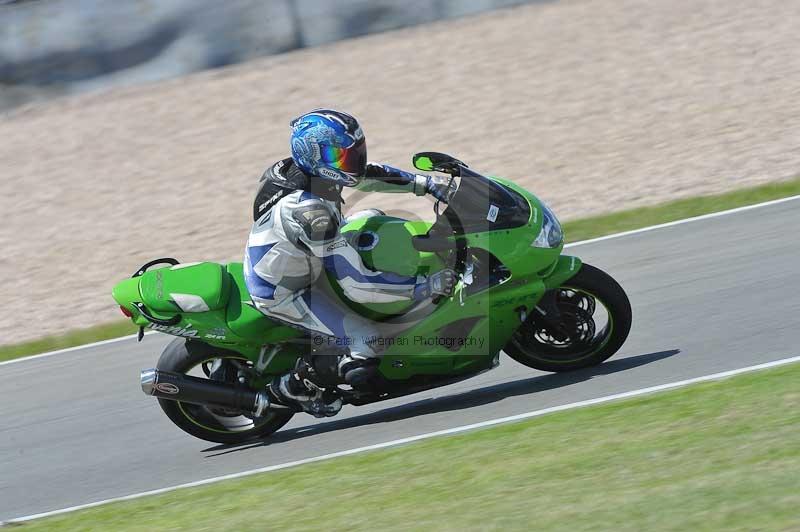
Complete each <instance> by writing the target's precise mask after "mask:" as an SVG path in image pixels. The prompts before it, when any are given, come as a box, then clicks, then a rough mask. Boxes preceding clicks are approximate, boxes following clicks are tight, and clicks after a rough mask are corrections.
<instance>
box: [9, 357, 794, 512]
mask: <svg viewBox="0 0 800 532" xmlns="http://www.w3.org/2000/svg"><path fill="white" fill-rule="evenodd" d="M793 362H800V356H793V357H789V358H782V359H780V360H773V361H771V362H764V363H762V364H756V365H755V366H747V367H744V368H738V369H732V370H728V371H722V372H720V373H712V374H710V375H702V376H700V377H693V378H691V379H685V380H681V381H675V382H669V383H666V384H658V385H656V386H650V387H648V388H640V389H638V390H630V391H627V392H620V393H615V394H612V395H606V396H603V397H596V398H594V399H587V400H584V401H577V402H575V403H569V404H564V405H557V406H551V407H549V408H543V409H541V410H533V411H531V412H525V413H523V414H516V415H513V416H507V417H501V418H495V419H489V420H486V421H480V422H478V423H472V424H470V425H462V426H460V427H453V428H449V429H443V430H437V431H435V432H428V433H425V434H419V435H417V436H409V437H406V438H400V439H397V440H391V441H387V442H383V443H377V444H374V445H367V446H365V447H356V448H354V449H347V450H345V451H338V452H335V453H330V454H324V455H320V456H315V457H312V458H304V459H302V460H295V461H292V462H285V463H283V464H276V465H272V466H267V467H262V468H259V469H251V470H249V471H242V472H239V473H232V474H229V475H222V476H219V477H213V478H207V479H204V480H197V481H194V482H187V483H185V484H178V485H176V486H170V487H167V488H159V489H155V490H150V491H143V492H141V493H133V494H131V495H125V496H122V497H114V498H111V499H104V500H101V501H95V502H90V503H87V504H80V505H77V506H70V507H68V508H62V509H60V510H52V511H49V512H42V513H38V514H32V515H26V516H24V517H16V518H14V519H9V520H8V521H5V522H0V526H2V525H3V524H4V523H20V522H23V521H31V520H33V519H40V518H43V517H51V516H54V515H60V514H65V513H69V512H74V511H77V510H85V509H87V508H94V507H96V506H102V505H105V504H109V503H113V502H120V501H129V500H132V499H139V498H142V497H147V496H150V495H159V494H162V493H168V492H171V491H175V490H179V489H184V488H194V487H197V486H204V485H206V484H215V483H217V482H221V481H224V480H232V479H237V478H242V477H249V476H252V475H257V474H260V473H269V472H271V471H278V470H281V469H287V468H290V467H295V466H300V465H305V464H311V463H314V462H321V461H323V460H331V459H333V458H341V457H343V456H350V455H353V454H359V453H363V452H367V451H375V450H378V449H386V448H389V447H396V446H398V445H403V444H406V443H411V442H416V441H420V440H427V439H430V438H435V437H437V436H446V435H449V434H457V433H461V432H467V431H470V430H475V429H479V428H484V427H491V426H494V425H500V424H503V423H509V422H513V421H520V420H523V419H530V418H533V417H538V416H542V415H545V414H551V413H553V412H560V411H562V410H571V409H574V408H580V407H584V406H590V405H596V404H601V403H607V402H610V401H615V400H618V399H628V398H631V397H637V396H640V395H646V394H650V393H654V392H660V391H664V390H671V389H674V388H681V387H683V386H687V385H690V384H697V383H700V382H707V381H713V380H719V379H724V378H727V377H732V376H734V375H739V374H742V373H750V372H753V371H758V370H762V369H768V368H773V367H777V366H784V365H786V364H791V363H793Z"/></svg>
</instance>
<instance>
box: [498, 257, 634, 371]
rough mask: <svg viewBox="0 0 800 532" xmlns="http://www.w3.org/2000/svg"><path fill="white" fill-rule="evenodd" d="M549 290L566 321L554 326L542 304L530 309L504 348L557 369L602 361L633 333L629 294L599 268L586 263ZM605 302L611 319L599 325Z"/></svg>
mask: <svg viewBox="0 0 800 532" xmlns="http://www.w3.org/2000/svg"><path fill="white" fill-rule="evenodd" d="M549 295H550V296H551V297H553V298H554V301H555V305H556V306H557V308H558V311H559V313H560V316H561V321H560V323H559V324H558V326H557V327H553V326H552V324H547V323H545V322H544V320H543V319H542V317H541V315H540V314H539V313H538V312H537V310H536V309H534V311H533V312H531V313H530V315H529V316H528V318H527V319H526V321H525V323H523V324H522V325H521V326H520V327H519V329H517V331H516V332H515V333H514V335H513V336H512V337H511V339H510V340H509V342H508V344H506V346H505V348H504V351H505V352H506V353H507V354H508V355H509V356H510V357H511V358H513V359H514V360H516V361H517V362H519V363H520V364H524V365H526V366H528V367H531V368H534V369H538V370H542V371H553V372H563V371H573V370H576V369H581V368H587V367H591V366H596V365H598V364H600V363H602V362H604V361H605V360H607V359H609V358H611V357H612V356H613V355H614V354H615V353H616V352H617V351H618V350H619V348H620V347H622V344H623V343H624V342H625V340H626V339H627V338H628V333H629V332H630V330H631V321H632V311H631V304H630V301H628V296H627V295H626V294H625V291H624V290H623V289H622V287H621V286H620V285H619V283H617V282H616V281H615V280H614V278H613V277H611V276H610V275H608V274H607V273H605V272H604V271H602V270H600V269H599V268H595V267H594V266H591V265H589V264H583V265H582V266H581V269H580V270H579V271H578V273H577V274H576V275H575V276H573V277H572V278H571V279H569V280H568V281H566V282H565V283H564V284H563V285H562V286H560V287H559V288H558V289H557V290H556V291H555V293H554V294H549ZM600 307H602V309H603V312H604V313H605V315H606V317H607V319H606V320H605V323H604V324H602V325H603V326H602V327H600V328H599V329H600V330H599V331H598V330H597V329H598V327H597V324H596V321H598V312H599V311H600V310H601V309H600ZM601 319H602V318H601ZM554 329H557V330H554Z"/></svg>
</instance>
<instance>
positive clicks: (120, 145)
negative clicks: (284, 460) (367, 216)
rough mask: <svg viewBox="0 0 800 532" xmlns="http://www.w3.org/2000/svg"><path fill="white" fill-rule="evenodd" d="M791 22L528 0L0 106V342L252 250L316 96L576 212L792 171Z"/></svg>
mask: <svg viewBox="0 0 800 532" xmlns="http://www.w3.org/2000/svg"><path fill="white" fill-rule="evenodd" d="M798 20H800V2H786V1H783V0H760V1H744V0H671V1H666V0H663V1H657V0H649V1H647V0H575V1H569V0H566V1H559V2H555V3H545V4H532V5H527V6H522V7H517V8H512V9H506V10H501V11H496V12H492V13H488V14H483V15H480V16H475V17H469V18H463V19H459V20H455V21H447V22H442V23H434V24H430V25H426V26H419V27H416V28H410V29H404V30H400V31H395V32H390V33H385V34H380V35H373V36H369V37H365V38H360V39H355V40H350V41H345V42H341V43H337V44H334V45H331V46H326V47H322V48H315V49H307V50H301V51H298V52H293V53H289V54H286V55H280V56H273V57H269V58H265V59H263V60H258V61H254V62H250V63H247V64H243V65H239V66H235V67H232V68H226V69H221V70H215V71H208V72H204V73H200V74H197V75H192V76H189V77H185V78H179V79H174V80H170V81H167V82H162V83H158V84H152V85H142V86H137V87H133V88H129V89H124V90H115V91H110V92H97V93H93V94H90V95H86V96H80V97H74V98H66V99H58V100H53V101H50V102H48V103H43V104H36V105H32V106H28V107H23V108H19V109H17V110H15V111H13V112H10V113H6V114H4V115H0V163H2V166H1V167H0V186H1V187H2V193H0V212H2V214H3V218H4V223H3V224H2V226H0V246H2V249H3V254H2V256H0V276H2V286H3V289H2V313H0V344H8V343H16V342H20V341H23V340H27V339H31V338H36V337H39V336H43V335H45V334H52V333H58V332H61V331H65V330H68V329H73V328H77V327H85V326H89V325H94V324H97V323H102V322H108V321H113V320H116V319H119V318H121V315H120V313H119V310H118V309H116V307H115V305H114V302H113V301H112V299H111V297H110V290H111V287H112V286H113V284H114V283H115V282H116V281H118V280H121V279H123V278H125V277H126V276H129V275H130V274H131V273H132V272H133V271H134V270H135V269H136V268H137V267H138V266H139V265H140V264H142V263H143V262H145V261H147V260H149V259H151V258H155V257H161V256H174V257H177V258H178V259H180V260H181V261H197V260H215V261H229V260H239V259H240V257H241V253H242V250H243V247H244V242H245V239H246V236H247V232H248V230H249V226H250V223H251V218H250V217H251V202H252V194H253V192H254V185H255V183H256V180H257V178H258V177H259V175H260V174H261V172H262V171H263V169H264V167H265V166H266V165H268V164H269V163H271V162H272V161H274V160H276V159H278V158H280V157H284V156H285V155H286V153H287V151H288V142H287V140H288V133H289V128H288V122H289V120H290V119H291V118H292V117H294V116H296V115H298V114H300V113H301V112H303V111H305V110H308V109H310V108H313V107H317V106H335V107H339V108H342V109H344V110H348V111H350V112H352V113H354V114H355V115H357V116H358V117H359V118H360V119H361V121H362V124H363V126H364V130H365V132H366V134H367V138H368V141H369V147H370V159H372V160H375V161H383V162H387V163H391V164H395V165H398V166H401V167H406V168H408V167H410V157H411V155H412V154H413V153H414V152H416V151H421V150H439V151H446V152H449V153H452V154H453V155H456V156H458V157H459V158H461V159H462V160H464V161H466V162H468V163H469V164H470V165H471V166H472V167H474V168H476V169H478V170H485V171H487V172H489V173H492V174H495V175H501V176H504V177H508V178H511V179H514V180H516V181H517V182H519V183H521V184H523V185H525V186H527V187H530V188H531V189H532V190H533V191H534V192H535V193H537V194H538V195H540V196H541V197H542V198H544V199H545V200H547V201H548V202H549V203H550V204H551V205H552V206H553V207H554V208H555V210H556V212H557V213H558V214H559V216H560V217H562V218H563V219H571V218H577V217H583V216H588V215H592V214H598V213H602V212H607V211H612V210H619V209H623V208H629V207H634V206H642V205H649V204H655V203H659V202H662V201H664V200H667V199H672V198H679V197H688V196H694V195H698V194H706V193H713V192H719V191H725V190H729V189H733V188H737V187H744V186H750V185H756V184H759V183H764V182H767V181H777V180H782V179H788V178H791V177H794V176H796V175H798V173H800V32H799V31H798ZM367 204H372V205H378V206H382V207H384V208H386V207H389V208H390V209H391V208H394V209H403V210H405V211H408V210H414V209H417V210H418V211H419V212H426V213H427V212H429V209H430V203H429V202H426V200H425V199H415V198H413V197H411V196H405V195H402V196H397V195H391V196H386V195H385V196H383V197H381V198H376V197H375V196H370V197H369V198H359V200H358V201H351V202H350V203H349V207H350V208H353V207H356V206H357V208H361V207H364V206H365V205H367ZM412 206H416V207H414V208H412ZM789 229H791V228H787V230H789ZM795 229H797V228H795ZM709 244H710V245H711V244H713V243H709ZM666 252H668V250H665V253H666Z"/></svg>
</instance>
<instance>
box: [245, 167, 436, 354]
mask: <svg viewBox="0 0 800 532" xmlns="http://www.w3.org/2000/svg"><path fill="white" fill-rule="evenodd" d="M429 179H430V178H429V177H428V176H422V175H415V174H411V173H408V172H404V171H402V170H398V169H395V168H392V167H389V166H384V165H376V164H368V165H367V171H366V174H365V179H364V180H363V181H362V184H361V185H359V186H358V187H357V188H358V189H360V190H364V191H386V192H411V193H415V194H417V195H420V196H421V195H423V194H425V193H426V192H428V190H427V189H428V187H427V186H426V182H427V183H430V181H427V180H429ZM340 205H341V196H340V190H339V189H337V188H336V187H335V186H332V185H328V184H325V183H324V182H320V180H316V179H314V178H309V176H307V175H306V174H305V173H303V172H302V171H301V170H300V169H299V168H298V167H297V166H296V165H295V164H294V162H293V161H292V159H291V158H289V159H284V160H282V161H279V162H277V163H276V164H275V165H273V166H272V167H270V168H269V169H268V170H267V171H266V172H265V173H264V175H263V176H262V178H261V181H260V183H259V192H258V194H257V197H256V201H255V205H254V216H253V217H254V220H255V222H254V224H253V227H252V230H251V231H250V236H249V238H248V242H247V250H246V252H245V257H244V274H245V281H246V284H247V288H248V290H249V291H250V295H251V298H252V301H253V304H254V305H255V307H256V308H257V309H259V310H260V311H261V312H263V313H264V314H266V315H267V316H269V317H270V318H273V319H275V320H278V321H281V322H284V323H286V324H289V325H292V326H295V327H299V328H302V329H304V330H306V331H308V332H311V333H316V334H318V335H322V336H324V337H327V338H328V339H330V338H334V339H336V340H338V341H339V343H337V344H336V345H346V346H347V347H349V349H350V353H351V356H354V357H356V358H372V357H375V356H376V355H377V354H378V353H377V352H376V350H374V349H373V348H372V347H370V345H371V344H372V342H370V339H374V338H376V337H377V335H378V331H377V329H376V324H375V323H374V322H372V321H371V320H368V319H366V318H364V317H362V316H359V315H357V314H356V313H354V312H352V311H350V310H349V309H348V308H347V307H346V306H345V305H344V304H343V303H340V302H338V301H336V300H335V297H336V296H333V295H332V294H331V293H328V292H326V291H325V290H324V289H322V288H321V287H320V286H319V285H321V284H322V283H319V285H315V283H316V281H317V279H318V277H319V276H320V274H321V273H322V272H323V270H327V272H329V273H331V274H333V277H334V278H335V279H336V280H337V281H338V283H339V285H340V286H341V289H342V290H343V292H344V294H345V295H346V296H347V297H348V298H350V299H351V300H352V301H355V302H358V303H374V302H393V301H408V300H412V299H423V298H425V297H427V296H429V295H430V287H429V285H428V283H427V280H426V278H425V277H423V276H411V277H409V276H403V275H398V274H394V273H386V272H377V271H373V270H370V269H369V268H367V267H366V266H365V265H364V263H363V261H362V260H361V257H360V256H359V254H358V251H357V250H356V249H355V248H354V247H353V246H352V245H351V244H350V242H349V241H348V240H347V239H346V238H345V237H344V236H343V235H341V233H340V232H339V228H340V226H341V225H343V219H342V214H341V207H340Z"/></svg>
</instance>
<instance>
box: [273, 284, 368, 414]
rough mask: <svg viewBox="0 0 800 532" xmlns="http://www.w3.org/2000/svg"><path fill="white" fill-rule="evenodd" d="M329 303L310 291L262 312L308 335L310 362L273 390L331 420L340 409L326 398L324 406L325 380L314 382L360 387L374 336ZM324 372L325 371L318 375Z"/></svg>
mask: <svg viewBox="0 0 800 532" xmlns="http://www.w3.org/2000/svg"><path fill="white" fill-rule="evenodd" d="M333 297H334V296H331V295H329V294H328V293H326V292H325V291H324V290H322V289H317V287H315V288H314V289H313V290H304V291H301V292H298V293H295V294H293V295H292V296H290V297H288V298H286V299H284V300H282V301H281V302H279V303H277V304H276V305H274V306H272V307H271V308H268V309H264V311H265V313H267V314H268V315H270V316H272V317H274V318H276V319H278V320H280V321H284V322H287V323H289V324H292V325H295V326H298V327H301V328H303V329H305V330H307V331H309V332H310V333H311V334H312V342H313V344H314V346H315V349H314V352H313V353H309V355H310V356H309V357H307V358H310V359H311V360H305V361H304V362H303V363H301V364H300V365H299V366H298V368H296V369H295V371H293V372H291V373H289V374H287V375H284V376H283V377H281V378H280V379H278V382H276V383H275V384H274V385H273V389H275V390H276V391H277V392H278V393H279V395H282V396H283V397H284V398H286V399H289V400H291V401H295V402H297V403H299V404H300V406H301V407H302V408H303V409H304V410H306V411H308V412H310V413H312V414H314V415H320V416H321V415H324V416H330V415H335V414H336V413H337V412H338V411H339V410H340V409H341V400H340V399H337V398H335V397H331V396H330V395H328V396H327V399H330V401H329V402H326V400H327V399H326V396H325V394H324V393H323V392H322V390H321V388H322V387H324V386H325V383H324V382H322V380H328V379H320V377H321V376H323V374H324V375H326V376H327V377H328V378H330V376H331V374H333V375H334V376H335V377H339V378H341V379H343V380H344V382H348V383H350V384H351V385H352V386H354V387H357V386H360V385H363V384H364V383H365V382H366V381H368V380H369V378H370V377H371V376H372V375H374V373H375V371H376V369H377V360H376V357H377V356H378V354H379V353H378V352H377V351H376V350H374V349H373V348H372V347H371V346H372V345H373V342H372V341H371V340H373V339H374V338H375V337H376V336H377V334H378V331H377V329H376V328H375V325H374V323H373V322H371V321H370V320H367V319H366V318H363V317H361V316H359V315H357V314H355V313H354V312H353V311H351V310H350V309H348V308H347V307H346V306H344V304H342V303H338V302H336V301H334V299H333ZM348 348H349V350H348ZM345 354H346V355H345ZM326 357H329V358H326ZM325 367H327V368H330V369H329V370H328V371H324V369H325ZM359 368H364V369H360V370H359ZM319 370H323V371H319ZM350 381H352V382H350ZM328 384H330V383H328Z"/></svg>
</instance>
